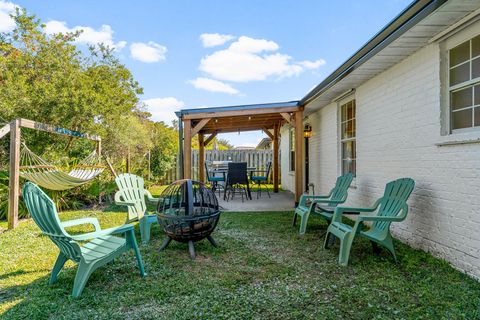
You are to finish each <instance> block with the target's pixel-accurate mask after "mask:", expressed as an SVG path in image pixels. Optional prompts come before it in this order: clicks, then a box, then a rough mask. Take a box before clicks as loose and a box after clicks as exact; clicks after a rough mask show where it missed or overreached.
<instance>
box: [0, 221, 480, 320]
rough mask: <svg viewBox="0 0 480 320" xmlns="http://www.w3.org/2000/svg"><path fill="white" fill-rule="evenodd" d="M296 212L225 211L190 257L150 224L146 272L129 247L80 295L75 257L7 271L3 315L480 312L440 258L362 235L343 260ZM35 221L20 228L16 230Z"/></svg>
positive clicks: (472, 285)
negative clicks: (381, 245)
mask: <svg viewBox="0 0 480 320" xmlns="http://www.w3.org/2000/svg"><path fill="white" fill-rule="evenodd" d="M98 215H99V216H100V217H101V218H102V221H104V220H109V219H111V223H120V222H121V221H122V219H123V218H124V215H122V214H116V215H115V219H113V218H111V216H109V215H111V213H98ZM292 218H293V213H292V212H288V213H264V214H259V213H251V214H250V213H224V214H222V216H221V219H220V223H219V226H218V229H217V230H216V231H215V232H214V234H213V236H214V237H215V239H216V240H217V242H218V243H219V247H218V248H214V247H212V246H211V245H210V244H209V243H208V241H205V240H204V241H201V242H198V243H196V245H195V247H196V251H197V254H198V258H197V260H196V261H191V260H190V258H189V256H188V250H187V245H185V244H180V243H176V242H172V243H171V244H170V246H169V247H168V248H167V249H166V250H165V251H162V252H159V251H158V248H159V247H160V245H161V242H162V241H163V235H162V232H161V230H160V227H159V226H158V225H154V227H153V229H152V241H151V242H150V244H149V245H147V246H144V245H142V246H140V250H141V252H142V257H143V260H144V262H145V266H146V271H147V273H148V276H147V278H141V277H140V276H139V275H138V269H137V267H136V263H135V258H134V257H133V255H132V254H131V253H127V254H124V255H122V256H121V257H119V258H118V259H117V260H115V262H114V263H112V264H110V265H107V266H105V267H102V268H100V269H98V270H97V271H96V272H94V273H93V274H92V277H91V278H90V280H89V282H88V283H87V286H86V288H85V290H84V292H83V294H82V296H81V297H80V298H79V299H73V298H71V296H70V295H71V290H72V287H73V279H74V277H75V272H76V267H71V266H72V264H69V267H68V268H67V269H66V270H65V271H64V272H62V273H61V274H60V276H59V280H58V282H57V283H56V284H54V285H52V286H49V285H48V276H46V275H45V274H43V273H42V275H41V276H39V277H37V278H31V277H30V278H29V279H32V280H26V279H24V278H22V277H23V276H25V273H23V272H22V270H24V271H26V272H33V273H34V272H40V271H39V270H37V269H35V268H33V271H32V270H25V269H24V268H23V269H19V271H11V272H8V273H5V276H6V277H7V279H9V280H10V281H9V285H8V286H5V287H4V288H3V289H2V291H1V292H0V297H1V298H0V299H1V301H0V308H2V309H1V310H3V314H2V315H1V317H2V318H6V319H17V318H18V319H25V318H32V319H37V318H49V317H50V318H99V319H111V318H122V319H123V318H167V319H192V318H200V319H212V318H224V319H231V318H237V319H238V318H264V319H298V318H302V319H305V318H306V319H321V318H350V319H351V318H374V317H375V318H384V319H395V318H404V319H407V318H410V319H417V318H424V319H434V318H450V319H461V318H466V319H475V318H477V317H478V303H479V302H480V284H479V283H478V282H476V281H475V280H473V279H471V278H470V277H468V276H466V275H464V274H461V273H460V272H458V271H456V270H454V269H453V268H451V267H450V266H449V265H448V264H447V263H446V262H445V261H442V260H439V259H435V258H433V257H432V256H431V255H429V254H428V253H425V252H422V251H418V250H414V249H412V248H410V247H408V246H406V245H404V244H402V243H400V242H398V241H396V242H395V246H396V250H397V255H398V257H399V262H398V264H395V263H394V262H393V259H392V258H391V256H390V254H389V253H388V252H386V250H382V252H381V253H380V254H379V255H375V254H372V249H371V246H370V243H369V242H368V241H366V240H365V239H361V238H359V239H358V241H355V242H354V246H353V247H352V253H351V260H350V264H349V266H347V267H339V266H338V265H337V264H336V259H337V256H338V248H336V247H334V248H332V249H331V250H323V249H322V243H323V238H320V233H323V232H324V231H325V229H326V223H325V222H324V221H322V220H321V219H319V218H317V217H313V218H312V219H311V221H309V225H308V227H307V232H306V234H305V235H304V236H298V225H297V226H296V227H293V226H292ZM102 225H103V224H102ZM32 230H34V228H31V229H25V230H23V231H22V230H20V231H19V232H20V234H19V236H25V234H26V233H30V232H32ZM21 232H24V233H21ZM136 233H137V235H138V230H137V232H136ZM12 235H13V233H12ZM3 236H5V235H2V237H3ZM27 239H28V238H27ZM40 239H42V238H40ZM0 240H1V238H0ZM35 240H36V239H35ZM35 240H31V242H29V245H28V247H27V248H26V250H30V252H29V259H31V260H34V259H37V258H38V253H39V252H40V251H39V250H37V248H36V247H35V246H36V243H38V241H35ZM42 240H44V239H42ZM27 241H30V240H27ZM42 252H43V254H44V255H48V256H50V257H51V258H52V259H53V258H54V256H55V254H56V252H57V250H56V249H55V247H53V245H51V246H47V247H46V248H43V250H42ZM12 254H18V253H15V252H14V253H12ZM32 262H33V261H32ZM52 264H53V263H52ZM15 272H18V274H15ZM0 276H1V275H0ZM16 278H17V279H16ZM12 279H13V280H12ZM0 281H1V280H0Z"/></svg>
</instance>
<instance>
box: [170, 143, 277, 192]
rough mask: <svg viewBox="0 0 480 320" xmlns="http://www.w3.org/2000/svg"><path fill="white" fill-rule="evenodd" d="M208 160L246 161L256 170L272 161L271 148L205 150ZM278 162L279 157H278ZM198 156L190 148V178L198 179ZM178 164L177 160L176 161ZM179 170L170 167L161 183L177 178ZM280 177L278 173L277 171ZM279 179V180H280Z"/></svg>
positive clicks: (262, 168) (206, 160)
mask: <svg viewBox="0 0 480 320" xmlns="http://www.w3.org/2000/svg"><path fill="white" fill-rule="evenodd" d="M209 161H233V162H247V165H248V166H249V167H255V168H257V170H266V169H267V164H268V162H272V161H273V151H272V150H205V162H206V163H208V162H209ZM279 162H280V157H279ZM198 163H199V158H198V150H192V179H193V180H198V178H199V177H198V176H199V166H198ZM177 165H178V161H177ZM178 171H179V170H178V169H177V166H174V167H173V168H172V169H170V170H169V171H168V172H167V174H166V175H165V177H164V178H163V179H162V183H165V184H167V183H171V182H173V181H175V180H177V179H178V177H179V172H178ZM279 178H280V173H279ZM272 179H273V176H272V174H271V171H270V177H269V183H273V181H272ZM280 181H281V180H280Z"/></svg>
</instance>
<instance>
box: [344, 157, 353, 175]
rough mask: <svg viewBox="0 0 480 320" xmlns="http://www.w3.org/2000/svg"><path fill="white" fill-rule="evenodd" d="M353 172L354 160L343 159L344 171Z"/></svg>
mask: <svg viewBox="0 0 480 320" xmlns="http://www.w3.org/2000/svg"><path fill="white" fill-rule="evenodd" d="M347 172H352V161H348V160H343V161H342V173H343V174H345V173H347Z"/></svg>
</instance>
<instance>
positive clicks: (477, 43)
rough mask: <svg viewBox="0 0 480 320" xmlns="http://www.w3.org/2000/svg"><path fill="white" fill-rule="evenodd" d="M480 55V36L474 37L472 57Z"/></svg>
mask: <svg viewBox="0 0 480 320" xmlns="http://www.w3.org/2000/svg"><path fill="white" fill-rule="evenodd" d="M478 55H480V36H476V37H475V38H473V39H472V57H476V56H478Z"/></svg>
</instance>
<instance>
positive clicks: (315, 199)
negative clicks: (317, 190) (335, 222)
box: [293, 172, 353, 235]
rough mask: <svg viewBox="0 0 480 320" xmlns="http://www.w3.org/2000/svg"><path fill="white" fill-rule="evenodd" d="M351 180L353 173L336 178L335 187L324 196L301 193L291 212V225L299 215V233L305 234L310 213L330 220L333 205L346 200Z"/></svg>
mask: <svg viewBox="0 0 480 320" xmlns="http://www.w3.org/2000/svg"><path fill="white" fill-rule="evenodd" d="M352 180H353V174H351V173H350V172H349V173H346V174H344V175H342V176H340V177H338V178H337V182H336V183H335V187H334V188H333V189H332V190H330V192H329V193H328V194H327V195H324V196H310V195H306V194H304V195H302V196H301V197H300V201H299V203H298V206H297V207H296V208H295V212H294V214H293V225H294V226H295V224H296V222H297V216H300V217H301V219H302V220H301V222H300V231H299V234H300V235H303V234H305V230H306V229H307V222H308V218H309V216H310V215H311V214H315V215H318V216H320V217H322V218H323V219H325V220H327V221H328V222H330V221H331V220H332V217H333V212H334V210H335V207H336V206H337V205H339V204H342V203H344V202H345V201H346V200H347V196H348V188H349V187H350V184H351V183H352Z"/></svg>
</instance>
